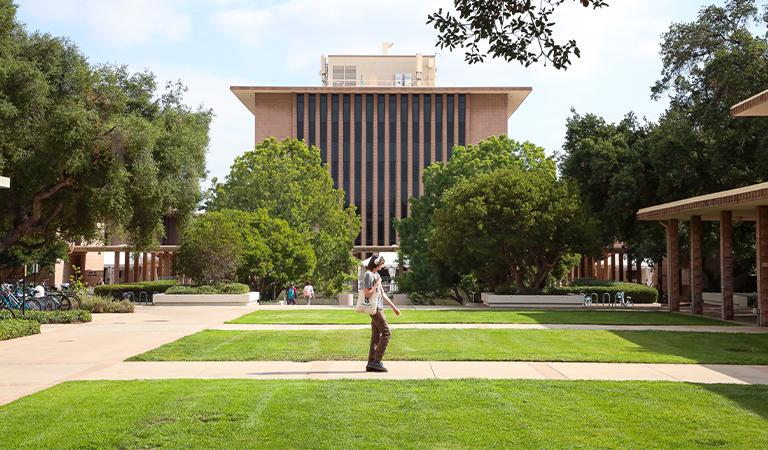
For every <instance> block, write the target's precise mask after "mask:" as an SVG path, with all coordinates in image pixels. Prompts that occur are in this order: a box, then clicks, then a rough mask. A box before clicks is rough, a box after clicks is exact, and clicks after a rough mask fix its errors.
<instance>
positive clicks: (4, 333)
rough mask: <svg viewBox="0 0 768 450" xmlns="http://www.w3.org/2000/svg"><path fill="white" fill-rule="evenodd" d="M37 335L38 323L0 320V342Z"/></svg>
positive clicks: (38, 331)
mask: <svg viewBox="0 0 768 450" xmlns="http://www.w3.org/2000/svg"><path fill="white" fill-rule="evenodd" d="M39 333H40V323H39V322H38V321H36V320H21V319H4V320H0V341H4V340H6V339H13V338H17V337H22V336H30V335H33V334H39Z"/></svg>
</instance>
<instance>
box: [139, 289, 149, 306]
mask: <svg viewBox="0 0 768 450" xmlns="http://www.w3.org/2000/svg"><path fill="white" fill-rule="evenodd" d="M149 302H150V300H149V293H148V292H147V291H141V292H139V303H145V304H149Z"/></svg>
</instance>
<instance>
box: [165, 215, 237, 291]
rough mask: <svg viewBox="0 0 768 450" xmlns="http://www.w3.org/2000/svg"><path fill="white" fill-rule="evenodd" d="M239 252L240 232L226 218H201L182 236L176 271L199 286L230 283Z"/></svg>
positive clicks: (190, 225)
mask: <svg viewBox="0 0 768 450" xmlns="http://www.w3.org/2000/svg"><path fill="white" fill-rule="evenodd" d="M242 248H243V240H242V237H241V230H240V229H239V228H238V226H237V224H236V223H235V222H234V221H233V220H232V218H231V217H230V216H229V214H227V213H225V212H214V213H208V214H203V215H201V216H199V217H196V218H195V219H194V220H193V221H192V222H191V223H190V224H189V226H188V227H187V228H186V229H185V230H184V232H183V235H182V238H181V245H180V246H179V251H178V253H177V254H176V257H177V259H176V270H177V271H178V272H179V273H182V274H184V275H185V276H188V277H190V278H192V280H194V282H195V283H196V284H200V285H203V284H215V283H222V282H226V281H233V280H235V272H236V271H237V268H238V267H239V266H240V263H241V261H242V251H243V250H242Z"/></svg>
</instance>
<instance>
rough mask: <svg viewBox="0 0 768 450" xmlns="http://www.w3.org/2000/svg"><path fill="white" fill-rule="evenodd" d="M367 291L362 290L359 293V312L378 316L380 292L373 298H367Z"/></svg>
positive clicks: (374, 294) (372, 296)
mask: <svg viewBox="0 0 768 450" xmlns="http://www.w3.org/2000/svg"><path fill="white" fill-rule="evenodd" d="M364 292H365V289H360V291H359V292H358V293H357V308H356V310H357V312H359V313H362V314H368V315H374V314H376V296H377V295H379V292H378V290H377V291H376V292H374V293H373V295H371V298H370V299H368V298H365V294H364Z"/></svg>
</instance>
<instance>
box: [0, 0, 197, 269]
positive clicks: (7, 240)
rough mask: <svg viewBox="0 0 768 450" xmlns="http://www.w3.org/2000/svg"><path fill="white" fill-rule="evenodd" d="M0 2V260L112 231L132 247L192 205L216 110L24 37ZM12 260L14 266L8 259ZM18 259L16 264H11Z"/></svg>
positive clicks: (70, 50)
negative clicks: (5, 179)
mask: <svg viewBox="0 0 768 450" xmlns="http://www.w3.org/2000/svg"><path fill="white" fill-rule="evenodd" d="M15 10H16V7H15V6H14V5H13V4H12V3H11V1H10V0H0V173H2V174H3V175H4V176H9V177H10V178H11V180H12V181H11V189H10V190H6V191H4V192H0V254H2V255H3V257H4V259H5V260H6V261H7V260H8V259H9V255H19V254H30V253H31V252H35V251H39V249H40V248H43V247H48V248H53V247H55V246H56V245H58V243H60V242H61V241H69V242H76V241H80V240H88V239H93V238H96V237H99V236H101V237H103V236H104V232H105V231H107V232H117V233H120V234H122V235H124V236H126V237H127V238H128V239H129V241H130V242H131V243H133V244H135V245H137V246H144V247H146V246H149V245H151V244H153V243H155V242H157V241H158V239H159V238H160V237H161V236H162V234H163V231H164V230H163V227H162V218H163V216H165V215H176V216H178V217H179V218H182V219H183V218H184V217H186V216H187V215H188V214H189V213H190V212H191V211H192V210H193V209H194V208H195V205H196V204H197V202H198V201H199V199H200V197H201V195H200V188H199V181H200V180H201V179H202V178H203V177H204V176H205V152H206V149H207V145H208V128H209V124H210V121H211V117H212V113H211V112H210V111H208V110H203V109H197V110H192V109H190V108H189V107H187V106H186V105H184V103H183V97H182V95H183V92H184V88H183V86H181V85H180V84H172V85H169V86H167V87H166V88H165V89H164V90H163V91H160V92H158V89H157V85H156V82H155V78H154V76H153V75H152V74H151V73H149V72H142V73H136V74H131V73H129V72H128V71H127V70H126V69H125V68H124V67H121V66H96V67H94V66H91V65H90V64H89V63H88V62H87V60H86V58H85V56H83V55H82V53H81V52H80V51H79V50H78V48H77V47H76V46H75V44H73V43H72V42H70V41H69V40H67V39H65V38H59V37H53V36H50V35H48V34H40V33H37V32H34V33H30V32H27V31H26V30H25V29H24V28H23V27H22V26H21V25H20V24H19V23H18V22H17V21H16V19H15ZM10 259H14V258H10ZM16 259H19V258H16Z"/></svg>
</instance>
